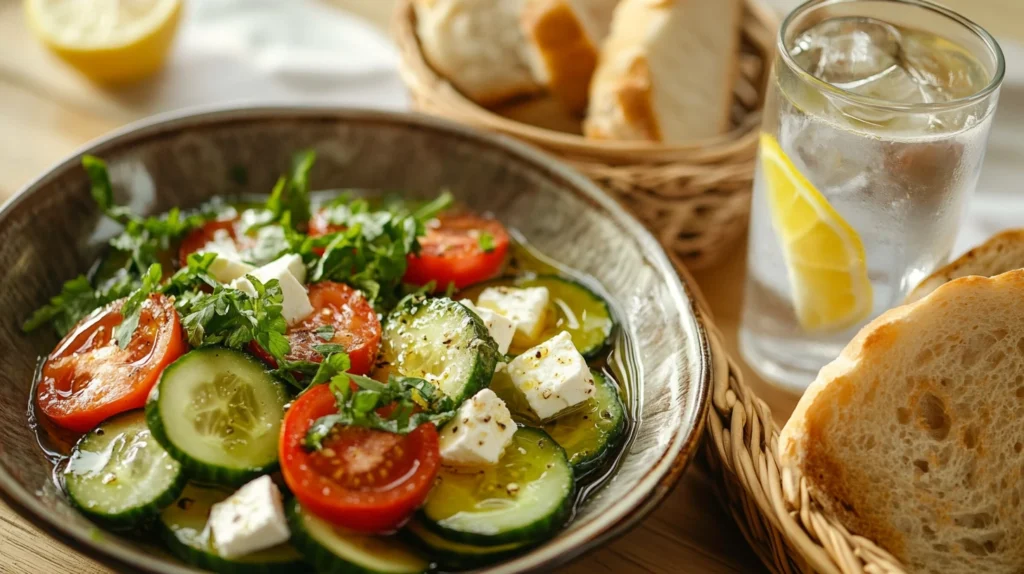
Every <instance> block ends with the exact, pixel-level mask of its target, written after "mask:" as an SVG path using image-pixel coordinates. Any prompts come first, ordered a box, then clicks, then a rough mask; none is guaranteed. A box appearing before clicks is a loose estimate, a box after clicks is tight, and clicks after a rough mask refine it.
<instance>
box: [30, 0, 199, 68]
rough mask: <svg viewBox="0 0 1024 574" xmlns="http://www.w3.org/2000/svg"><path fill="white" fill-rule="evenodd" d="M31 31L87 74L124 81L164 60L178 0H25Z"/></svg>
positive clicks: (179, 9)
mask: <svg viewBox="0 0 1024 574" xmlns="http://www.w3.org/2000/svg"><path fill="white" fill-rule="evenodd" d="M25 13H26V15H27V16H28V22H29V25H30V26H31V28H32V30H33V31H34V32H35V34H36V35H37V36H38V37H39V38H40V39H41V40H42V41H43V42H44V43H45V44H46V45H47V46H48V47H49V48H50V49H51V50H53V51H54V52H55V53H56V54H57V55H58V56H60V57H61V58H63V59H64V60H65V61H66V62H68V63H69V64H71V65H72V66H74V67H75V68H76V69H78V70H79V71H80V72H82V73H83V74H85V75H86V76H88V77H89V78H91V79H93V80H95V81H98V82H102V83H126V82H132V81H135V80H139V79H142V78H145V77H147V76H149V75H151V74H153V73H154V72H156V71H157V70H158V69H160V67H161V66H162V65H163V62H164V59H165V57H166V56H167V52H168V50H169V49H170V47H171V40H173V39H174V32H175V30H176V29H177V27H178V19H179V16H180V14H181V0H25Z"/></svg>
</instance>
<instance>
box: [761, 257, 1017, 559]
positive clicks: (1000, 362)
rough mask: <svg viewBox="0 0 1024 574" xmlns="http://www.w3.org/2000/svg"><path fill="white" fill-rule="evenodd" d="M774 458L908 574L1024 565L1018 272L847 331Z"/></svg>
mask: <svg viewBox="0 0 1024 574" xmlns="http://www.w3.org/2000/svg"><path fill="white" fill-rule="evenodd" d="M779 451H780V455H779V458H780V461H781V463H782V464H783V465H784V466H790V467H795V468H798V469H799V470H800V472H801V473H802V474H803V476H804V478H805V479H806V481H807V484H808V486H809V488H810V490H811V492H812V494H813V495H814V496H815V498H816V499H817V500H819V501H820V502H821V503H822V504H823V505H824V506H825V507H826V508H827V509H828V510H829V511H831V512H832V513H834V514H835V515H836V516H837V517H839V518H840V519H841V520H842V522H843V523H844V524H845V525H846V526H847V527H848V528H849V529H850V530H851V531H852V532H854V533H856V534H860V535H863V536H866V537H868V538H870V539H872V540H874V541H876V542H878V543H879V544H880V545H882V546H883V547H885V548H886V549H887V550H889V551H890V552H892V553H893V555H895V556H896V557H897V558H899V559H900V560H902V561H903V562H904V564H905V565H907V566H908V567H909V568H908V569H909V571H912V572H934V573H942V574H961V573H963V574H967V573H973V572H1007V573H1009V572H1022V571H1024V512H1022V510H1024V508H1022V506H1021V505H1022V501H1024V476H1022V474H1024V270H1017V271H1010V272H1008V273H1004V274H1002V275H998V276H996V277H992V278H985V277H964V278H961V279H956V280H954V281H952V282H950V283H947V284H945V285H943V286H941V287H939V288H938V289H936V290H935V291H934V292H933V293H931V294H930V295H928V296H927V297H925V298H923V299H921V300H919V301H917V302H916V303H912V304H910V305H905V306H903V307H899V308H896V309H893V310H891V311H889V312H887V313H885V314H883V315H882V316H881V317H879V318H877V319H875V320H874V321H872V322H871V323H870V324H868V325H867V326H866V327H864V329H862V330H861V331H860V333H858V335H857V336H856V337H855V338H854V340H853V341H852V342H851V343H850V344H849V345H847V347H846V348H845V349H844V350H843V352H842V354H841V355H840V356H839V358H837V359H836V360H835V361H833V362H832V363H830V364H829V365H827V366H826V367H825V368H823V369H822V370H821V372H820V373H819V374H818V378H817V379H816V380H815V381H814V383H813V384H812V385H811V386H810V387H809V388H808V390H807V392H806V394H804V396H803V397H802V398H801V400H800V403H799V404H798V405H797V408H796V410H795V411H794V412H793V415H792V417H791V418H790V420H789V422H788V423H787V424H786V426H785V428H783V430H782V433H781V435H780V436H779Z"/></svg>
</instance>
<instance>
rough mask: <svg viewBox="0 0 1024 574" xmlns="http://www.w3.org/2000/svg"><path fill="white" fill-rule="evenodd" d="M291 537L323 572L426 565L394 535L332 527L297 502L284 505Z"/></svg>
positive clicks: (352, 573)
mask: <svg viewBox="0 0 1024 574" xmlns="http://www.w3.org/2000/svg"><path fill="white" fill-rule="evenodd" d="M288 524H289V525H290V526H291V528H292V538H293V540H294V541H295V546H296V547H298V548H299V549H300V550H301V551H302V554H303V555H304V556H305V557H306V560H307V561H308V562H309V563H310V564H312V565H313V566H314V568H315V569H316V571H317V572H320V573H323V574H417V573H419V572H425V571H426V570H427V569H428V568H429V567H430V564H429V563H428V562H427V561H426V560H425V559H423V558H422V557H421V556H419V555H418V554H416V553H415V552H413V551H412V550H411V549H409V548H407V547H406V546H405V545H404V544H402V543H401V542H399V541H398V540H397V539H396V538H395V537H394V536H367V535H365V534H358V533H354V532H349V531H346V530H342V529H340V528H335V527H334V526H332V525H330V524H328V523H327V522H325V521H323V520H321V519H320V518H317V517H316V516H313V514H311V513H310V512H307V511H306V510H304V509H303V508H302V506H300V505H299V503H298V502H297V501H295V502H292V503H291V504H289V506H288Z"/></svg>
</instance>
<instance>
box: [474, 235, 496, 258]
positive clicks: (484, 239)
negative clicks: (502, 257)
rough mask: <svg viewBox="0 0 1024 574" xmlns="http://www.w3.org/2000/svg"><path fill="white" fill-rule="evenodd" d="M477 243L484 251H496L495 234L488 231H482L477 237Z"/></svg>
mask: <svg viewBox="0 0 1024 574" xmlns="http://www.w3.org/2000/svg"><path fill="white" fill-rule="evenodd" d="M476 244H477V245H479V246H480V250H481V251H483V252H484V253H491V252H492V251H494V236H493V235H491V234H490V233H488V232H486V231H481V232H480V235H479V236H478V237H477V238H476Z"/></svg>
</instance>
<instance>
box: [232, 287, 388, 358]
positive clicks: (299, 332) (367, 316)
mask: <svg viewBox="0 0 1024 574" xmlns="http://www.w3.org/2000/svg"><path fill="white" fill-rule="evenodd" d="M309 302H310V303H311V304H312V305H313V314H312V315H310V316H309V317H307V318H306V319H305V320H303V321H302V322H301V323H297V324H296V325H294V326H292V327H289V328H288V332H287V333H286V336H287V337H288V342H289V343H291V346H292V350H291V352H290V353H288V355H287V356H286V357H285V358H286V359H288V360H289V361H313V362H314V363H318V362H320V361H321V360H322V359H323V356H322V355H320V353H318V352H317V351H316V347H317V345H324V344H337V345H341V346H342V347H344V348H345V352H346V353H348V357H349V359H350V360H351V361H352V367H351V368H350V369H349V372H350V373H354V374H357V375H365V374H367V373H369V372H370V371H371V370H372V369H373V363H374V361H375V360H376V359H377V352H378V351H379V350H380V338H381V327H380V319H378V318H377V312H376V311H374V310H373V307H372V306H371V305H370V302H369V301H367V300H366V297H365V296H363V294H362V292H360V291H359V290H357V289H353V288H352V287H349V286H348V285H345V284H344V283H335V282H333V281H323V282H321V283H314V284H313V285H310V287H309ZM326 325H330V326H331V327H333V328H334V336H333V337H332V338H331V339H330V340H325V339H324V338H323V337H322V336H321V328H323V327H324V326H326ZM252 351H253V353H254V354H256V355H257V356H258V357H260V358H261V359H263V360H264V361H266V362H267V363H269V364H271V365H275V366H276V362H275V361H274V358H273V357H271V356H270V354H268V353H267V352H266V351H264V350H263V349H262V348H260V347H259V346H258V345H256V344H255V342H254V343H253V347H252Z"/></svg>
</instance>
